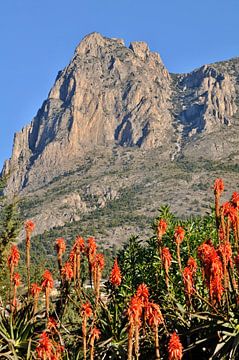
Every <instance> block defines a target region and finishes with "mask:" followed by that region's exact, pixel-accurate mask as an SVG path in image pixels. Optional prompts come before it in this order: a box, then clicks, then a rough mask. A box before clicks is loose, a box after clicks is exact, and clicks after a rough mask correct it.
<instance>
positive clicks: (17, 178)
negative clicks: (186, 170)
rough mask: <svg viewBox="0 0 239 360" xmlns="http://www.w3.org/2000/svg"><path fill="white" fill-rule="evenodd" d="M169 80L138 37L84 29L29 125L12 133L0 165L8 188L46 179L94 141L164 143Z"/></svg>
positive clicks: (168, 119)
mask: <svg viewBox="0 0 239 360" xmlns="http://www.w3.org/2000/svg"><path fill="white" fill-rule="evenodd" d="M170 83H171V79H170V76H169V73H168V71H167V70H166V69H165V67H164V65H163V63H162V61H161V59H160V57H159V55H158V54H156V53H152V52H150V51H149V49H148V46H147V45H146V44H145V43H132V44H131V45H130V48H127V47H125V46H124V44H123V42H122V41H119V40H112V39H107V38H104V37H103V36H101V35H100V34H97V33H93V34H90V35H88V36H87V37H86V38H84V39H83V41H82V42H81V43H80V44H79V46H78V47H77V48H76V51H75V54H74V57H73V59H72V61H71V62H70V64H69V66H67V67H66V68H65V69H64V70H63V71H61V72H59V74H58V76H57V79H56V82H55V84H54V86H53V88H52V89H51V91H50V93H49V96H48V99H47V100H46V101H44V103H43V105H42V107H41V109H40V110H39V111H38V113H37V115H36V117H35V118H34V119H33V121H32V123H31V124H30V125H28V126H27V127H25V128H24V129H23V130H22V132H21V133H18V134H16V137H15V141H14V147H13V153H12V157H11V160H10V162H7V163H6V165H5V169H6V171H8V170H10V169H13V168H14V169H15V172H14V175H13V177H12V181H11V185H10V188H11V189H12V190H15V191H19V190H21V189H23V188H25V187H27V186H28V185H29V186H31V185H32V184H33V183H36V182H37V183H38V185H40V182H42V183H44V182H46V181H49V180H50V179H51V178H52V177H53V176H55V175H57V173H58V172H59V169H60V170H62V169H66V168H68V167H69V163H70V162H72V161H74V159H75V158H79V157H82V156H83V155H84V154H85V153H86V152H87V150H89V149H92V148H93V147H96V146H112V145H113V144H118V145H120V146H139V147H143V148H151V147H158V146H160V145H163V144H164V143H165V142H167V139H168V135H169V134H170V131H172V119H171V114H170V100H169V99H170V94H171V89H170ZM165 145H166V144H165ZM38 168H41V173H44V175H43V177H42V178H41V179H39V176H38ZM44 169H45V171H43V170H44Z"/></svg>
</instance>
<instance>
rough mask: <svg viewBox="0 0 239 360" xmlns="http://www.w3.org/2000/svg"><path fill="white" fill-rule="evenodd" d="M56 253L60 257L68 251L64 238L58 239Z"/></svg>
mask: <svg viewBox="0 0 239 360" xmlns="http://www.w3.org/2000/svg"><path fill="white" fill-rule="evenodd" d="M56 251H57V253H58V254H59V255H62V254H64V252H65V251H66V243H65V240H64V239H63V238H59V239H56Z"/></svg>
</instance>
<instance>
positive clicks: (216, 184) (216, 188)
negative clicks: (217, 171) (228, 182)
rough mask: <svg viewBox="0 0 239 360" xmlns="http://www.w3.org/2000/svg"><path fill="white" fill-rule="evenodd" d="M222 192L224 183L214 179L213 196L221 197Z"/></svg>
mask: <svg viewBox="0 0 239 360" xmlns="http://www.w3.org/2000/svg"><path fill="white" fill-rule="evenodd" d="M223 191H224V182H223V180H222V179H216V180H215V182H214V194H215V195H218V196H221V194H222V192H223Z"/></svg>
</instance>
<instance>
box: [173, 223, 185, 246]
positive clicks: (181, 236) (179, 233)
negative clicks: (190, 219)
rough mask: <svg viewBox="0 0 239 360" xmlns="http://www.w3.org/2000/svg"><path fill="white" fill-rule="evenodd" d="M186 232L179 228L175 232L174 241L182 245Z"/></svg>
mask: <svg viewBox="0 0 239 360" xmlns="http://www.w3.org/2000/svg"><path fill="white" fill-rule="evenodd" d="M184 235H185V230H184V229H183V228H182V227H181V226H177V227H176V228H175V231H174V239H175V241H176V243H177V244H181V242H182V241H183V239H184Z"/></svg>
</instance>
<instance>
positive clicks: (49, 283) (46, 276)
mask: <svg viewBox="0 0 239 360" xmlns="http://www.w3.org/2000/svg"><path fill="white" fill-rule="evenodd" d="M42 277H43V281H42V284H41V286H42V288H43V289H45V288H47V287H48V288H50V289H52V288H53V287H54V281H53V277H52V275H51V272H50V271H49V270H45V272H44V273H43V275H42Z"/></svg>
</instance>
